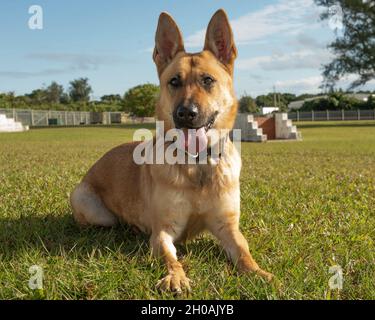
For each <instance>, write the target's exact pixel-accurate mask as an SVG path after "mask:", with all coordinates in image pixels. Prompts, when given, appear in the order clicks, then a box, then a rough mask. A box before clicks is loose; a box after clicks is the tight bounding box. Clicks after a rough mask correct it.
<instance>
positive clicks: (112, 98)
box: [100, 94, 123, 105]
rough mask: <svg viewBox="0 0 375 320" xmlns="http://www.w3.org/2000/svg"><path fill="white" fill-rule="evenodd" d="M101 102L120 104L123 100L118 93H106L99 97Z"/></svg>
mask: <svg viewBox="0 0 375 320" xmlns="http://www.w3.org/2000/svg"><path fill="white" fill-rule="evenodd" d="M100 101H101V102H102V103H107V104H113V105H121V104H122V103H123V100H122V98H121V96H120V95H119V94H107V95H104V96H102V97H101V98H100Z"/></svg>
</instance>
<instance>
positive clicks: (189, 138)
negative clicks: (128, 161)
mask: <svg viewBox="0 0 375 320" xmlns="http://www.w3.org/2000/svg"><path fill="white" fill-rule="evenodd" d="M216 116H217V113H214V114H213V115H212V116H210V117H209V119H208V121H207V122H206V123H205V124H204V125H203V126H201V127H198V128H178V129H180V130H181V131H182V132H183V134H184V137H183V139H178V141H177V144H178V147H179V148H180V149H183V150H185V152H186V153H188V154H190V155H193V156H195V155H198V154H199V153H200V152H202V151H203V150H205V149H207V146H208V136H207V133H208V131H209V130H210V129H211V128H212V126H213V125H214V123H215V120H216Z"/></svg>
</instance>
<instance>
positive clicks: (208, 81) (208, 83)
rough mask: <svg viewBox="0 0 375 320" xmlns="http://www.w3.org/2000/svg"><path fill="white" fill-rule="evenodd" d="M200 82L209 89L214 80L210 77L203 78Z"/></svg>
mask: <svg viewBox="0 0 375 320" xmlns="http://www.w3.org/2000/svg"><path fill="white" fill-rule="evenodd" d="M202 82H203V84H204V85H205V86H206V87H211V86H212V84H213V83H214V82H215V80H214V79H213V78H211V77H210V76H204V77H203V79H202Z"/></svg>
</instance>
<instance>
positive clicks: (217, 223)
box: [208, 214, 273, 281]
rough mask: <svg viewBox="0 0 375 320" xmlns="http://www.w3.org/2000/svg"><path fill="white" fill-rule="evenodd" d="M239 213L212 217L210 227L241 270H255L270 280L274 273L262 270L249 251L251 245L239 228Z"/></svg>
mask: <svg viewBox="0 0 375 320" xmlns="http://www.w3.org/2000/svg"><path fill="white" fill-rule="evenodd" d="M236 217H237V214H225V215H223V216H222V217H221V218H219V219H217V218H216V219H210V221H209V223H208V228H209V230H210V231H211V232H212V234H213V235H214V236H215V237H217V238H218V239H219V241H220V242H221V244H222V246H223V247H224V250H225V251H226V252H227V254H228V255H229V257H230V258H231V260H232V262H233V263H234V264H235V265H236V266H237V268H238V270H239V271H240V272H254V273H256V274H258V275H260V276H262V277H263V278H265V279H266V280H268V281H271V280H272V278H273V275H272V274H271V273H269V272H267V271H264V270H262V269H261V268H260V267H259V266H258V264H257V263H256V262H255V260H254V259H253V257H252V256H251V254H250V251H249V245H248V243H247V241H246V239H245V237H244V236H243V234H242V233H241V231H240V230H239V225H238V222H237V221H238V219H237V218H236Z"/></svg>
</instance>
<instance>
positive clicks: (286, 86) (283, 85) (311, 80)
mask: <svg viewBox="0 0 375 320" xmlns="http://www.w3.org/2000/svg"><path fill="white" fill-rule="evenodd" d="M355 79H357V76H356V75H353V74H351V75H348V76H347V77H345V78H343V79H341V80H340V81H339V82H338V83H337V87H338V88H343V89H347V88H348V87H349V85H350V83H351V82H353V81H354V80H355ZM322 82H323V77H322V76H313V77H307V78H303V79H293V80H285V81H276V82H275V86H276V89H277V90H280V91H284V92H293V93H296V94H300V93H319V92H321V91H322V90H321V89H320V88H319V86H320V85H321V84H322ZM374 86H375V80H371V81H369V82H368V83H367V84H366V85H365V86H363V87H362V88H358V89H364V90H367V89H370V90H373V89H374Z"/></svg>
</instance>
